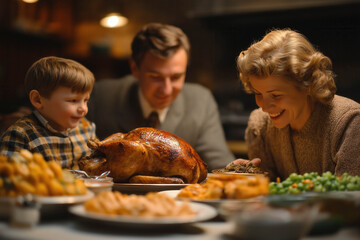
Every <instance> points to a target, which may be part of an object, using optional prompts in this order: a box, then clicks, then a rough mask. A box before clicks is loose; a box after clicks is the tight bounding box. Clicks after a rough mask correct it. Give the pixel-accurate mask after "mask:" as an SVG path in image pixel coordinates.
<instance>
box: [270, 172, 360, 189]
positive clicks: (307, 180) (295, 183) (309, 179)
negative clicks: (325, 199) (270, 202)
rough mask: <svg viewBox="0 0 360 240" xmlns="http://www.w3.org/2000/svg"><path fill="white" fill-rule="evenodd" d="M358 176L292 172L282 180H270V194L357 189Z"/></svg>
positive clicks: (359, 187)
mask: <svg viewBox="0 0 360 240" xmlns="http://www.w3.org/2000/svg"><path fill="white" fill-rule="evenodd" d="M359 190H360V176H351V175H349V174H347V173H344V174H342V175H341V176H337V175H335V174H332V173H331V172H324V173H323V174H321V175H320V174H318V173H317V172H311V173H305V174H303V175H300V174H296V173H292V174H290V176H289V177H288V178H287V179H285V180H284V181H282V182H280V181H278V182H271V183H270V185H269V191H270V192H269V193H270V194H298V193H302V192H329V191H359Z"/></svg>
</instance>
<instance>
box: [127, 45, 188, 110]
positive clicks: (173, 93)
mask: <svg viewBox="0 0 360 240" xmlns="http://www.w3.org/2000/svg"><path fill="white" fill-rule="evenodd" d="M187 63H188V57H187V54H186V51H185V50H184V49H182V48H181V49H179V50H178V51H177V52H176V53H175V54H174V55H173V56H171V57H170V58H159V57H157V56H155V55H153V54H152V53H150V52H147V53H146V54H145V56H144V59H143V61H142V62H141V64H140V66H137V65H136V64H135V62H134V61H132V63H131V69H132V73H133V75H134V76H135V77H136V78H138V79H139V84H140V89H141V91H142V93H143V94H144V96H145V98H146V100H147V101H148V102H149V103H150V105H151V106H152V107H153V108H155V109H163V108H166V107H169V106H170V105H171V103H172V102H173V101H174V100H175V98H176V97H177V96H178V94H179V93H180V92H181V90H182V88H183V86H184V82H185V75H186V67H187Z"/></svg>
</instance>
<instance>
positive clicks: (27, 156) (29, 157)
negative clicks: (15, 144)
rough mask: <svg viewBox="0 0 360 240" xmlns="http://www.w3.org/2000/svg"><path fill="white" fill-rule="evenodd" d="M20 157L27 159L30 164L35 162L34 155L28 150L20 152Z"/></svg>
mask: <svg viewBox="0 0 360 240" xmlns="http://www.w3.org/2000/svg"><path fill="white" fill-rule="evenodd" d="M19 153H20V155H21V156H22V157H23V158H25V159H26V160H27V161H28V162H31V161H32V160H33V154H32V153H31V152H30V151H29V150H27V149H21V150H20V152H19Z"/></svg>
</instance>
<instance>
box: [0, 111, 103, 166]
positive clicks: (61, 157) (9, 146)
mask: <svg viewBox="0 0 360 240" xmlns="http://www.w3.org/2000/svg"><path fill="white" fill-rule="evenodd" d="M92 138H96V134H95V124H94V123H91V122H89V121H88V120H86V119H85V118H84V119H82V120H80V121H79V124H78V126H77V127H76V128H73V129H69V130H67V131H65V132H59V131H56V130H54V129H53V128H52V127H51V126H50V125H49V124H48V122H47V121H46V119H45V118H43V117H42V116H41V115H40V113H39V112H37V111H34V112H33V113H32V114H30V115H28V116H26V117H24V118H22V119H20V120H18V121H17V122H16V123H14V124H13V125H12V126H10V127H9V128H8V129H7V130H6V131H5V133H4V134H3V135H2V136H1V138H0V155H7V156H11V155H12V154H13V153H14V152H17V151H19V150H21V149H28V150H29V151H30V152H38V153H41V154H42V155H43V156H44V158H45V160H46V161H50V160H56V161H57V162H59V163H61V166H62V167H63V168H77V167H78V166H77V163H78V160H80V159H81V158H82V157H84V156H86V155H88V154H89V153H90V149H89V148H88V147H87V142H88V140H89V139H92Z"/></svg>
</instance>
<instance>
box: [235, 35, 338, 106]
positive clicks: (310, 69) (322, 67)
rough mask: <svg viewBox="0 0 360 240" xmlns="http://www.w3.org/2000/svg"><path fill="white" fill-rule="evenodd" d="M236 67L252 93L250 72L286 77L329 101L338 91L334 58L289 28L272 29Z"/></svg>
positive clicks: (245, 54)
mask: <svg viewBox="0 0 360 240" xmlns="http://www.w3.org/2000/svg"><path fill="white" fill-rule="evenodd" d="M237 67H238V70H239V74H240V80H241V82H242V84H243V86H244V89H245V91H246V92H248V93H253V90H252V87H251V84H250V81H249V77H250V76H256V77H269V76H281V77H285V78H286V79H289V80H290V81H293V82H294V84H295V86H296V87H298V88H299V89H308V91H309V93H310V96H311V97H312V98H313V99H314V100H317V101H319V102H321V103H324V104H328V103H330V102H331V101H332V99H333V97H334V95H335V92H336V85H335V81H334V78H335V74H334V73H333V71H332V63H331V60H330V59H329V58H328V57H326V56H324V55H323V54H322V53H321V52H319V51H316V50H315V48H314V47H313V46H312V44H311V43H310V42H309V41H308V40H307V39H306V38H305V37H304V36H303V35H302V34H300V33H297V32H295V31H293V30H290V29H283V30H273V31H271V32H269V33H268V34H266V35H265V37H264V38H263V39H262V40H261V41H259V42H256V43H254V44H252V45H251V46H250V47H249V48H248V49H247V50H246V51H242V52H241V53H240V54H239V56H238V59H237Z"/></svg>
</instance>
